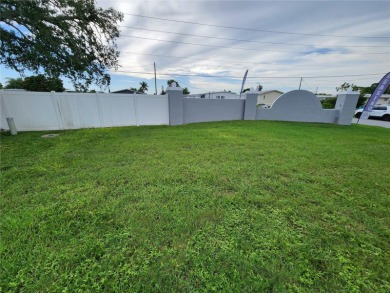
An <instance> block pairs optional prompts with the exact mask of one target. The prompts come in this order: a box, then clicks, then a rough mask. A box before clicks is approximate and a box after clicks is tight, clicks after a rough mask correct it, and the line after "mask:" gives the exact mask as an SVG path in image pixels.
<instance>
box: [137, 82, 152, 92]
mask: <svg viewBox="0 0 390 293" xmlns="http://www.w3.org/2000/svg"><path fill="white" fill-rule="evenodd" d="M139 85H140V87H139V89H138V91H140V92H142V93H145V92H146V91H147V90H148V88H149V86H148V83H147V82H146V81H141V82H140V83H139Z"/></svg>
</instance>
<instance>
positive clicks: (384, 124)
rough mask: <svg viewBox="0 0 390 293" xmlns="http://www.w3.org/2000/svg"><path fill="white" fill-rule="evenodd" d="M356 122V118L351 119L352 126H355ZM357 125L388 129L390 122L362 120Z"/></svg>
mask: <svg viewBox="0 0 390 293" xmlns="http://www.w3.org/2000/svg"><path fill="white" fill-rule="evenodd" d="M357 121H358V120H357V119H356V118H353V119H352V124H356V123H357ZM359 124H363V125H371V126H380V127H385V128H390V122H387V121H382V120H374V119H368V120H364V119H361V120H360V121H359Z"/></svg>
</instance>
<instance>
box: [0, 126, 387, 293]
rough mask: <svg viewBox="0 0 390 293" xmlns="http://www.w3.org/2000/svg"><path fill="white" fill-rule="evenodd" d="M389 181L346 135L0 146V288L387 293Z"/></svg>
mask: <svg viewBox="0 0 390 293" xmlns="http://www.w3.org/2000/svg"><path fill="white" fill-rule="evenodd" d="M47 133H60V135H59V136H58V137H54V138H46V139H45V138H42V137H41V136H42V135H43V134H47ZM389 171H390V130H389V129H384V128H378V127H369V126H362V125H352V126H338V125H325V124H303V123H283V122H264V121H252V122H251V121H237V122H221V123H203V124H192V125H184V126H177V127H169V126H152V127H122V128H111V129H107V128H106V129H84V130H74V131H62V132H55V131H52V132H30V133H19V134H18V135H17V136H10V135H7V134H5V135H4V134H3V135H2V137H1V199H0V208H1V211H0V212H1V215H0V222H1V226H0V229H1V231H0V233H1V235H0V236H1V238H0V241H1V245H0V269H1V271H0V291H4V292H8V291H10V292H19V291H20V292H99V291H104V292H152V291H153V292H213V291H215V292H221V291H226V292H285V291H292V292H389V291H390V273H389V272H390V270H389V267H390V205H389V203H390V197H389V195H390V183H389V182H390V181H389V174H390V172H389Z"/></svg>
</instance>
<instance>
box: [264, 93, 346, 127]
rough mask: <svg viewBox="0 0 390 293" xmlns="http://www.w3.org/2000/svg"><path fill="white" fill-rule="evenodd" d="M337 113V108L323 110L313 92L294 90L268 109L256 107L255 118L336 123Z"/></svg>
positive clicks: (282, 96)
mask: <svg viewBox="0 0 390 293" xmlns="http://www.w3.org/2000/svg"><path fill="white" fill-rule="evenodd" d="M338 113H339V111H338V110H333V109H331V110H324V109H323V108H322V106H321V102H320V101H319V99H318V98H317V97H316V96H315V95H314V94H313V93H311V92H308V91H303V90H295V91H291V92H288V93H286V94H283V95H281V96H280V97H279V98H278V99H277V100H276V101H275V102H274V103H273V105H272V107H271V108H270V109H257V114H256V119H257V120H279V121H295V122H320V123H336V122H337V119H338ZM349 122H351V119H350V121H349Z"/></svg>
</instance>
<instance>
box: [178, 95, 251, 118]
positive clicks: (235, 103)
mask: <svg viewBox="0 0 390 293" xmlns="http://www.w3.org/2000/svg"><path fill="white" fill-rule="evenodd" d="M183 101H184V123H194V122H211V121H224V120H243V118H244V105H245V100H214V99H196V98H185V99H183Z"/></svg>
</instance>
